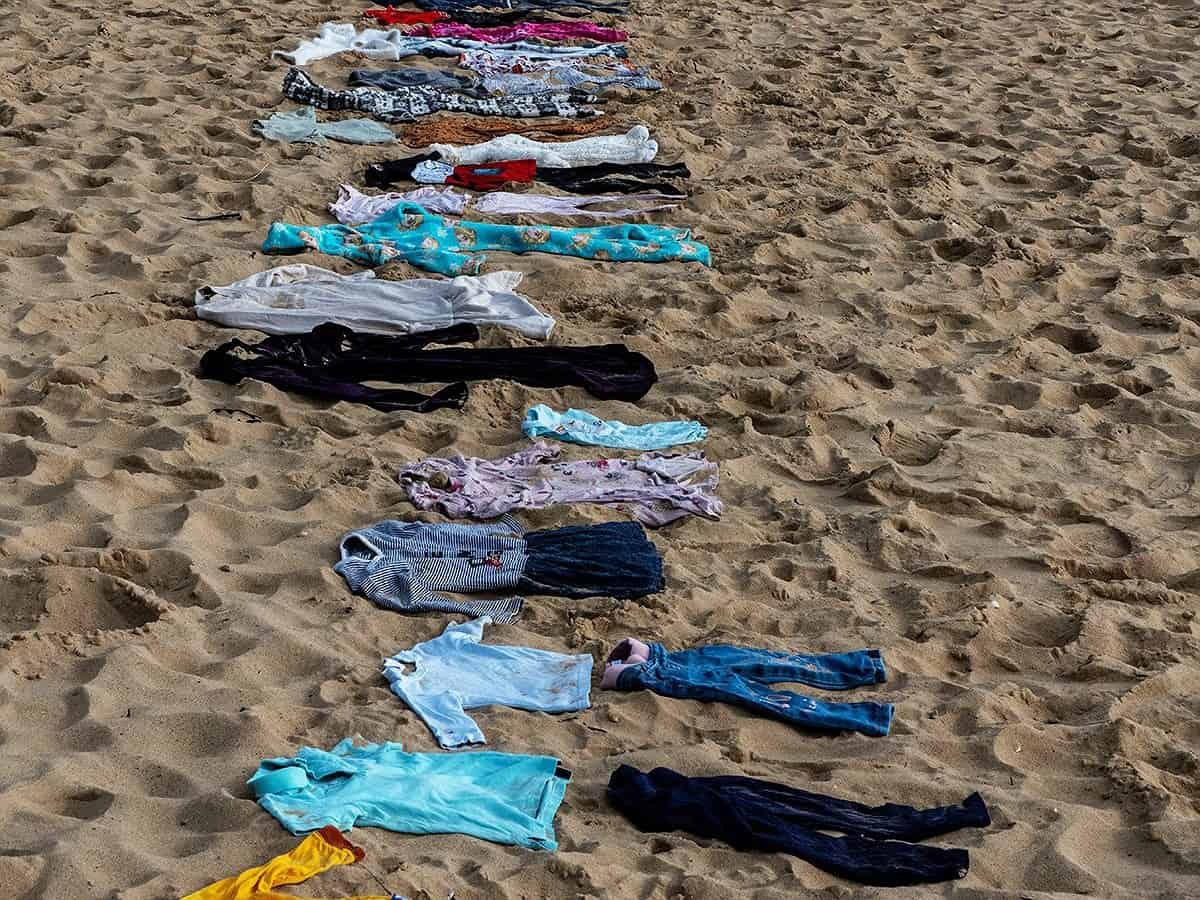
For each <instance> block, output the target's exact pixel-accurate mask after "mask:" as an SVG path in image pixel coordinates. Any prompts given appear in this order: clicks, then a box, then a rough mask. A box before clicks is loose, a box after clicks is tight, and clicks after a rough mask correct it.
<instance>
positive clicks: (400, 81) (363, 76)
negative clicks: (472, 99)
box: [350, 67, 480, 96]
mask: <svg viewBox="0 0 1200 900" xmlns="http://www.w3.org/2000/svg"><path fill="white" fill-rule="evenodd" d="M477 84H478V82H477V81H476V80H475V79H474V78H465V77H463V76H462V75H451V74H450V73H449V72H440V71H438V70H437V69H418V68H416V67H409V68H406V69H355V70H354V71H352V72H351V73H350V86H351V87H373V88H377V89H379V90H381V91H397V90H403V89H404V88H410V87H432V88H438V89H439V90H443V91H458V92H459V93H463V94H474V95H476V96H479V92H480V89H479V87H478V86H477Z"/></svg>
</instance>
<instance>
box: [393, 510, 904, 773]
mask: <svg viewBox="0 0 1200 900" xmlns="http://www.w3.org/2000/svg"><path fill="white" fill-rule="evenodd" d="M620 524H628V523H620ZM385 556H386V554H385ZM448 559H451V560H454V558H453V557H450V558H448ZM468 564H469V562H463V563H462V565H468ZM610 567H611V568H613V569H616V568H620V567H621V563H620V561H613V562H612V563H611V564H610ZM386 574H388V575H389V577H390V573H386ZM404 577H407V576H406V575H405V576H404ZM491 621H492V619H491V617H490V616H481V617H480V618H477V619H474V620H473V621H468V622H461V623H455V622H452V623H450V624H449V625H447V626H446V628H445V630H444V631H443V632H442V633H441V634H440V635H438V636H437V637H435V638H432V639H430V640H428V641H424V642H422V643H420V644H417V645H416V646H414V647H411V648H410V649H408V650H401V651H399V652H398V653H396V654H394V655H393V656H390V657H388V658H387V659H385V660H384V661H383V674H384V677H385V678H386V679H387V681H388V683H389V684H390V685H391V689H392V692H393V693H395V694H396V696H397V697H399V698H400V699H401V700H403V701H404V703H405V705H406V706H408V708H409V709H411V710H412V711H413V712H415V713H416V714H417V715H418V716H419V717H420V718H421V721H422V722H424V723H425V724H426V725H427V726H428V727H429V730H430V731H432V732H433V735H434V737H435V738H436V739H437V742H438V744H439V745H440V746H441V747H443V748H445V749H448V750H449V749H454V748H456V747H463V746H466V745H468V744H485V743H487V738H486V737H484V734H483V731H482V730H480V728H479V725H478V724H477V723H476V722H475V720H474V719H473V718H472V717H471V716H469V715H468V714H467V710H470V709H479V708H482V707H487V706H506V707H510V708H512V709H521V710H529V711H532V712H544V713H565V712H577V711H579V710H582V709H587V708H588V707H589V706H590V705H591V697H590V691H591V677H592V657H591V656H590V655H588V654H586V653H585V654H562V653H554V652H551V651H549V650H538V649H535V648H532V647H518V646H511V645H505V644H485V643H483V630H484V627H485V626H486V625H488V624H489V623H490V622H491ZM885 680H886V672H885V670H884V666H883V658H882V656H881V655H880V653H879V651H878V650H854V651H851V652H847V653H825V654H817V655H812V654H806V653H781V652H777V651H772V650H762V649H758V648H753V647H740V646H735V645H731V644H712V645H708V646H704V647H696V648H692V649H688V650H678V651H674V652H670V651H668V650H667V649H666V648H665V647H663V645H662V644H654V643H651V644H646V643H643V642H642V641H639V640H637V639H636V638H627V639H625V640H624V641H622V642H621V643H620V644H619V645H618V646H617V648H616V649H614V650H613V652H612V653H611V654H610V655H609V662H608V663H607V664H606V667H605V673H604V677H603V678H602V680H601V684H600V686H601V687H602V688H605V689H608V690H621V691H635V690H646V691H651V692H652V693H655V694H658V695H660V696H663V697H671V698H675V699H680V700H700V701H703V702H706V703H717V702H721V703H729V704H732V705H735V706H739V707H742V708H744V709H748V710H750V711H752V712H755V713H757V714H759V715H762V716H766V717H768V718H773V719H778V720H780V721H784V722H787V723H789V724H792V725H796V726H798V727H801V728H806V729H810V730H813V731H822V732H833V733H836V732H843V731H857V732H859V733H861V734H865V735H868V736H870V737H882V736H884V735H886V734H887V733H888V731H889V730H890V729H891V722H892V716H893V712H894V711H893V707H892V705H891V704H890V703H879V702H876V701H864V702H857V703H841V702H832V701H827V700H819V699H815V698H812V697H806V696H804V695H802V694H797V693H795V692H793V691H787V690H782V689H780V688H778V687H775V685H778V684H781V683H785V682H786V683H795V684H803V685H806V686H809V687H817V688H821V689H823V690H827V691H844V690H850V689H852V688H856V687H864V686H872V685H875V684H879V683H882V682H884V681H885Z"/></svg>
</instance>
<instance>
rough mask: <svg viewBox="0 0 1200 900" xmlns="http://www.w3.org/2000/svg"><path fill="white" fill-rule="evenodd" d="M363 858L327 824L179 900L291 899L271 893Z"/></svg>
mask: <svg viewBox="0 0 1200 900" xmlns="http://www.w3.org/2000/svg"><path fill="white" fill-rule="evenodd" d="M364 856H366V853H365V852H364V851H363V849H362V848H361V847H356V846H355V845H354V844H352V843H350V842H349V841H348V840H346V838H345V837H343V836H342V833H341V832H340V831H338V830H337V829H336V828H334V827H333V826H331V825H327V826H326V827H324V828H322V829H320V830H319V831H314V832H313V833H312V834H310V835H309V836H308V837H306V838H305V839H304V840H302V841H301V842H300V843H299V844H297V845H296V846H295V847H293V848H292V849H291V850H289V851H288V852H287V853H281V854H280V855H279V856H276V857H275V858H274V859H272V860H270V861H269V862H266V863H264V864H263V865H261V866H255V867H254V868H252V869H247V870H246V871H245V872H242V873H241V874H240V875H234V876H231V877H229V878H226V879H223V880H222V881H218V882H216V883H215V884H210V885H209V886H208V887H206V888H203V889H201V890H199V891H196V892H195V893H194V894H188V895H187V896H186V897H184V898H183V900H295V895H294V894H282V893H279V892H277V891H276V890H275V888H277V887H281V886H284V885H289V884H301V883H302V882H305V881H308V879H310V878H312V877H313V876H314V875H319V874H320V873H321V872H325V871H328V870H329V869H332V868H333V867H334V866H347V865H352V864H353V863H356V862H358V861H359V860H360V859H362V858H363V857H364ZM344 900H394V898H389V897H383V896H371V897H346V898H344Z"/></svg>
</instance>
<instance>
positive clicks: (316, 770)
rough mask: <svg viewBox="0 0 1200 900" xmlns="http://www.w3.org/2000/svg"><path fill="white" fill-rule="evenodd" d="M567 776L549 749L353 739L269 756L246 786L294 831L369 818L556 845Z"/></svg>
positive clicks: (415, 830)
mask: <svg viewBox="0 0 1200 900" xmlns="http://www.w3.org/2000/svg"><path fill="white" fill-rule="evenodd" d="M568 780H569V775H567V774H566V773H563V772H562V771H561V770H560V767H559V764H558V760H556V759H554V758H553V757H549V756H523V755H519V754H515V753H492V752H488V751H480V752H477V753H405V752H404V748H403V747H402V746H401V745H400V744H396V743H391V742H388V743H385V744H367V745H365V746H362V747H355V746H354V742H353V740H352V739H350V738H346V739H345V740H344V741H342V742H341V743H339V744H338V745H337V746H336V747H334V748H333V749H332V750H329V751H326V750H320V749H317V748H315V747H302V748H301V749H300V750H299V751H298V752H297V753H296V755H295V756H294V757H286V756H284V757H278V758H276V759H268V760H264V761H263V763H262V765H260V766H259V767H258V771H257V772H255V773H254V776H253V777H252V778H251V779H250V780H249V781H248V782H247V784H249V785H250V787H251V789H252V790H253V791H254V795H255V796H256V797H257V798H258V803H259V805H260V806H261V807H262V808H263V809H265V810H266V811H267V812H269V813H270V814H271V815H272V816H274V817H275V818H276V819H278V820H279V823H280V824H281V825H283V827H284V828H286V829H287V830H288V831H290V832H291V833H292V834H303V833H305V832H308V831H314V830H316V829H318V828H322V827H324V826H326V825H332V826H334V827H335V828H337V829H338V830H340V831H349V830H350V829H351V828H353V827H354V826H356V825H362V826H367V827H376V828H386V829H388V830H389V831H398V832H405V833H408V834H456V833H457V834H467V835H471V836H473V837H477V838H482V839H483V840H485V841H493V842H495V843H498V844H517V845H519V846H522V847H529V848H530V849H533V850H556V849H557V848H558V843H557V841H555V839H554V814H555V812H557V810H558V807H559V805H560V804H561V803H562V798H563V794H564V793H565V792H566V789H567V782H568Z"/></svg>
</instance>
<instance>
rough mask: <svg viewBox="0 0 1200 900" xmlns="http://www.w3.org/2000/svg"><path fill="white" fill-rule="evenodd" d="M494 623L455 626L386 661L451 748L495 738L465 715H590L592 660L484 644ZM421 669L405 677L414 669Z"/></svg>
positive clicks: (406, 695)
mask: <svg viewBox="0 0 1200 900" xmlns="http://www.w3.org/2000/svg"><path fill="white" fill-rule="evenodd" d="M491 621H492V620H491V619H489V618H488V617H487V616H484V617H483V618H479V619H475V620H474V621H471V622H463V623H461V624H458V623H454V622H451V623H450V624H449V625H447V626H446V630H445V631H443V632H442V633H441V634H440V635H439V636H438V637H435V638H434V639H433V640H430V641H425V642H424V643H421V644H417V645H416V646H415V647H413V648H412V649H411V650H401V651H400V652H399V653H397V654H396V655H395V656H392V657H389V658H388V659H385V660H384V661H383V674H384V676H385V677H386V678H387V680H388V681H389V682H390V683H391V685H392V690H393V691H394V692H395V694H396V696H398V697H399V698H400V699H402V700H403V701H404V702H405V703H407V704H408V705H409V706H410V707H411V708H412V710H413V712H415V713H416V714H417V715H419V716H420V717H421V719H422V721H424V723H425V724H426V725H428V726H429V727H430V729H431V730H432V731H433V734H434V736H435V737H436V738H437V741H438V743H439V744H440V745H441V746H443V747H446V748H448V749H449V748H452V747H461V746H463V745H464V744H484V743H487V738H485V737H484V736H483V732H482V731H480V730H479V726H478V725H476V724H475V720H474V719H472V718H471V717H470V716H468V715H467V714H466V712H464V710H468V709H476V708H478V707H480V706H492V705H496V706H511V707H513V708H514V709H527V710H532V711H534V712H548V713H560V712H574V711H575V710H580V709H587V708H588V705H589V700H588V692H589V691H590V689H591V686H592V657H591V655H590V654H581V655H578V656H567V655H564V654H562V653H551V652H550V651H548V650H534V649H533V648H531V647H513V646H507V645H502V644H481V643H480V640H481V639H482V638H483V626H484V625H490V624H491ZM413 666H415V667H416V668H415V669H414V670H413V671H411V672H405V669H406V668H412V667H413Z"/></svg>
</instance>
